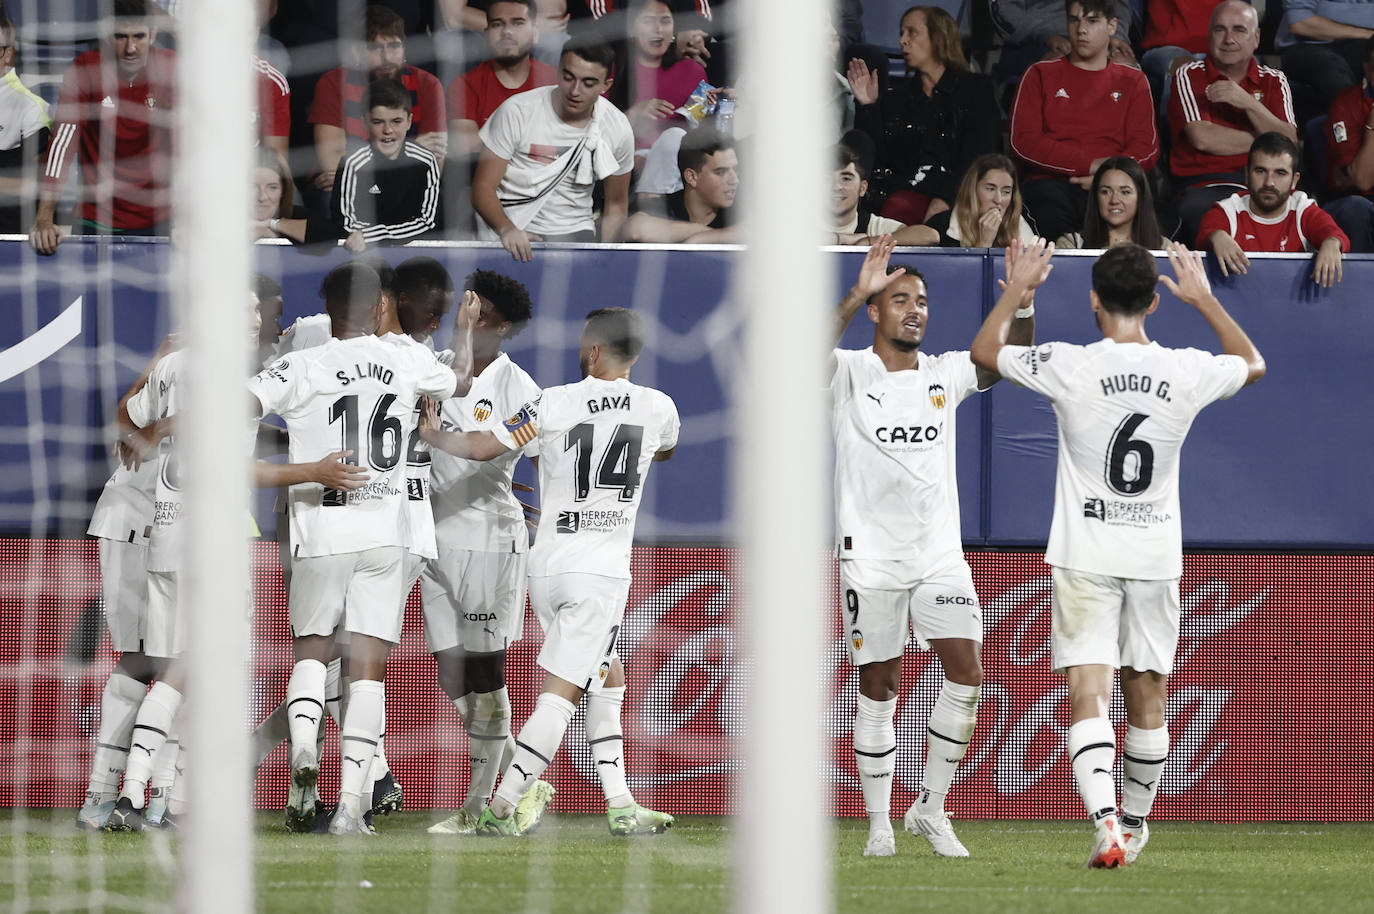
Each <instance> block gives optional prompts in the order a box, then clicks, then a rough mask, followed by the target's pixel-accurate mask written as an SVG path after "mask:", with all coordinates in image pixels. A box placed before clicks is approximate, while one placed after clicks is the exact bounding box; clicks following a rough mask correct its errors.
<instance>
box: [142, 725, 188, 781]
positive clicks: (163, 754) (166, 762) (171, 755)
mask: <svg viewBox="0 0 1374 914" xmlns="http://www.w3.org/2000/svg"><path fill="white" fill-rule="evenodd" d="M180 754H181V740H180V739H179V738H178V736H177V722H176V721H175V720H174V721H172V726H171V729H169V730H168V731H167V739H166V740H165V741H164V742H163V744H162V748H161V749H159V750H157V755H156V756H155V757H154V758H153V777H152V780H150V781H149V782H148V798H149V799H150V800H151V799H153V798H162V799H166V798H167V797H168V796H169V794H170V792H171V787H172V784H173V783H175V781H176V779H177V757H178V756H179V755H180Z"/></svg>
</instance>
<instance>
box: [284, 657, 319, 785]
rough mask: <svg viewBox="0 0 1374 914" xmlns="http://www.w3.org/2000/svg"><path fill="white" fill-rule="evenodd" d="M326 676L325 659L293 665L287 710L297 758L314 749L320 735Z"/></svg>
mask: <svg viewBox="0 0 1374 914" xmlns="http://www.w3.org/2000/svg"><path fill="white" fill-rule="evenodd" d="M324 676H325V670H324V664H323V663H320V662H319V661H318V660H298V661H296V665H295V666H294V667H292V668H291V678H290V679H288V680H287V681H286V713H287V715H288V718H289V721H288V723H289V727H290V730H291V752H290V756H291V758H293V759H294V756H295V755H296V753H297V752H299V751H300V750H301V749H303V748H305V747H309V748H311V749H314V748H315V744H316V741H317V740H318V739H319V732H320V724H322V723H323V720H322V718H323V717H324ZM317 761H318V759H317Z"/></svg>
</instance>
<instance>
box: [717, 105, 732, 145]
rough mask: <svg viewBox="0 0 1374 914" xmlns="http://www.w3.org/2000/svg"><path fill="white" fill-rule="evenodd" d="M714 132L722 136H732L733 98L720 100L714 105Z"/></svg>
mask: <svg viewBox="0 0 1374 914" xmlns="http://www.w3.org/2000/svg"><path fill="white" fill-rule="evenodd" d="M716 132H717V133H719V134H721V135H722V136H734V133H735V100H734V99H733V98H722V99H721V100H720V103H719V104H718V105H716Z"/></svg>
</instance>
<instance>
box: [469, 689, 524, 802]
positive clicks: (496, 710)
mask: <svg viewBox="0 0 1374 914" xmlns="http://www.w3.org/2000/svg"><path fill="white" fill-rule="evenodd" d="M463 697H464V698H465V699H467V704H468V707H469V712H468V713H469V717H468V718H467V719H466V721H465V722H466V723H467V729H468V743H469V746H468V763H469V765H470V766H471V772H472V775H471V777H470V779H469V780H468V795H467V797H466V799H464V800H463V808H464V809H466V810H467V811H468V812H470V813H472V814H473V815H481V814H482V807H484V806H486V805H487V800H488V798H490V797H491V789H492V787H494V786H496V776H497V775H498V774H499V773H500V771H501V760H502V757H503V755H504V754H505V747H506V744H507V743H509V742H510V741H511V736H510V694H509V693H508V692H507V691H506V687H505V686H502V687H501V688H499V689H497V690H496V691H495V692H469V693H468V694H467V695H465V696H463ZM455 703H456V702H455Z"/></svg>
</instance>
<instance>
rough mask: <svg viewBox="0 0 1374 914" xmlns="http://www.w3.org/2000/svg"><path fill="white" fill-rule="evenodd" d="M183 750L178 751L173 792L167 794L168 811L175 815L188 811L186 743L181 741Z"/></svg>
mask: <svg viewBox="0 0 1374 914" xmlns="http://www.w3.org/2000/svg"><path fill="white" fill-rule="evenodd" d="M179 745H180V748H181V751H180V752H178V753H177V760H176V778H175V780H173V781H172V790H171V793H169V794H168V795H167V811H168V812H169V813H171V814H172V815H174V816H179V815H181V814H182V813H183V812H185V811H186V797H187V792H186V744H185V743H180V744H179Z"/></svg>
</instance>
